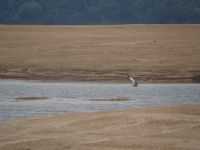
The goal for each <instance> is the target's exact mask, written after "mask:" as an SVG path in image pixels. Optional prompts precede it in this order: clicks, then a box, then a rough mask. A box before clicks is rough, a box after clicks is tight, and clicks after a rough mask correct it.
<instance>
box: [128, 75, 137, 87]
mask: <svg viewBox="0 0 200 150" xmlns="http://www.w3.org/2000/svg"><path fill="white" fill-rule="evenodd" d="M128 79H129V80H130V81H131V83H132V85H133V86H134V87H138V82H137V81H136V79H134V78H133V77H132V76H130V75H128Z"/></svg>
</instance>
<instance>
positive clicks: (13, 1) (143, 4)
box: [0, 0, 200, 24]
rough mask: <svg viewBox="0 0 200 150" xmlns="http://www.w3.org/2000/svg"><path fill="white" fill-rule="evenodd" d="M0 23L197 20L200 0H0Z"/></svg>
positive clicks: (190, 21) (189, 21)
mask: <svg viewBox="0 0 200 150" xmlns="http://www.w3.org/2000/svg"><path fill="white" fill-rule="evenodd" d="M0 23H7V24H12V23H15V24H123V23H200V0H0Z"/></svg>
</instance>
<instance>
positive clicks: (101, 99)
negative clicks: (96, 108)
mask: <svg viewBox="0 0 200 150" xmlns="http://www.w3.org/2000/svg"><path fill="white" fill-rule="evenodd" d="M90 101H107V102H125V101H129V98H127V97H119V98H108V99H107V98H100V99H90Z"/></svg>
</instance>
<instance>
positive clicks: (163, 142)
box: [0, 105, 200, 150]
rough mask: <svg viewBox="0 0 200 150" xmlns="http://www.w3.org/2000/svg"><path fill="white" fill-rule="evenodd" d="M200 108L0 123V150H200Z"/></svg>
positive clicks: (132, 111) (146, 109) (189, 106)
mask: <svg viewBox="0 0 200 150" xmlns="http://www.w3.org/2000/svg"><path fill="white" fill-rule="evenodd" d="M199 108H200V106H199V105H184V106H174V107H163V108H143V109H131V110H126V111H119V112H108V113H82V114H81V113H69V114H66V115H63V116H57V117H48V118H42V117H41V118H32V119H25V120H24V119H21V120H20V119H19V120H17V121H11V122H7V123H2V124H0V133H1V134H0V150H67V149H71V150H133V149H136V150H199V149H200V109H199Z"/></svg>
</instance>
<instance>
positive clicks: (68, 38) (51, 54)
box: [0, 25, 200, 83]
mask: <svg viewBox="0 0 200 150" xmlns="http://www.w3.org/2000/svg"><path fill="white" fill-rule="evenodd" d="M199 39H200V26H199V25H113V26H34V25H32V26H25V25H24V26H17V25H13V26H9V25H0V54H1V55H0V78H2V79H10V78H12V79H36V80H56V81H58V80H65V81H104V82H105V81H109V82H110V81H111V82H127V74H128V73H133V74H134V75H135V77H137V79H138V80H140V81H142V82H153V83H155V82H165V83H169V82H171V83H175V82H176V83H177V82H178V83H183V82H187V83H188V82H190V83H191V82H195V83H196V82H200V79H199V78H200V77H199V76H200V70H199V68H200V59H199V58H200V51H199V48H200V45H199V43H200V40H199Z"/></svg>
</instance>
